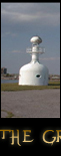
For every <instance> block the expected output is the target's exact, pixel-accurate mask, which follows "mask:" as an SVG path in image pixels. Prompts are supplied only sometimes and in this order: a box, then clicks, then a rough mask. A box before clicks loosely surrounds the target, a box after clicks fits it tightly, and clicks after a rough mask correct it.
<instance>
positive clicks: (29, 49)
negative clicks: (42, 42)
mask: <svg viewBox="0 0 61 156" xmlns="http://www.w3.org/2000/svg"><path fill="white" fill-rule="evenodd" d="M26 52H27V53H32V52H33V51H32V48H27V49H26ZM35 53H41V54H43V53H45V48H44V47H40V48H39V49H38V51H36V52H35Z"/></svg>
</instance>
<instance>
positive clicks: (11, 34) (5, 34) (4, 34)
mask: <svg viewBox="0 0 61 156" xmlns="http://www.w3.org/2000/svg"><path fill="white" fill-rule="evenodd" d="M9 35H10V36H12V37H15V36H17V33H11V32H5V33H2V35H1V37H5V36H9Z"/></svg>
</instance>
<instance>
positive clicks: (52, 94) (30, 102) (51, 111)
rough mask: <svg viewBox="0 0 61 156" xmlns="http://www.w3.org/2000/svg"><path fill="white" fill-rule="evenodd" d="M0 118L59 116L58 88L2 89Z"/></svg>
mask: <svg viewBox="0 0 61 156" xmlns="http://www.w3.org/2000/svg"><path fill="white" fill-rule="evenodd" d="M1 118H60V89H45V90H29V91H14V92H13V91H11V92H7V91H5V92H4V91H2V92H1Z"/></svg>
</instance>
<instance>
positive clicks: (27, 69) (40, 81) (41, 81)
mask: <svg viewBox="0 0 61 156" xmlns="http://www.w3.org/2000/svg"><path fill="white" fill-rule="evenodd" d="M30 42H31V43H32V48H31V49H27V52H28V53H30V54H31V55H32V60H31V62H30V63H28V64H26V65H24V66H22V67H21V68H20V70H19V85H34V86H40V85H48V77H49V72H48V69H47V67H46V66H45V65H43V64H40V62H39V53H41V54H42V53H43V52H44V51H43V48H40V47H39V44H40V43H41V42H42V39H41V38H40V37H39V36H34V37H32V38H31V40H30Z"/></svg>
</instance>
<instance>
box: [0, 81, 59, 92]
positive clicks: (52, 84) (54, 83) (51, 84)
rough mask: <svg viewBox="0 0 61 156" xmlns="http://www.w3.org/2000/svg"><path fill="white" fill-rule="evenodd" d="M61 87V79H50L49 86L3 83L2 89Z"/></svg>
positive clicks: (19, 89)
mask: <svg viewBox="0 0 61 156" xmlns="http://www.w3.org/2000/svg"><path fill="white" fill-rule="evenodd" d="M41 89H60V81H49V84H48V86H19V85H18V83H5V84H1V91H23V90H41Z"/></svg>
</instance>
